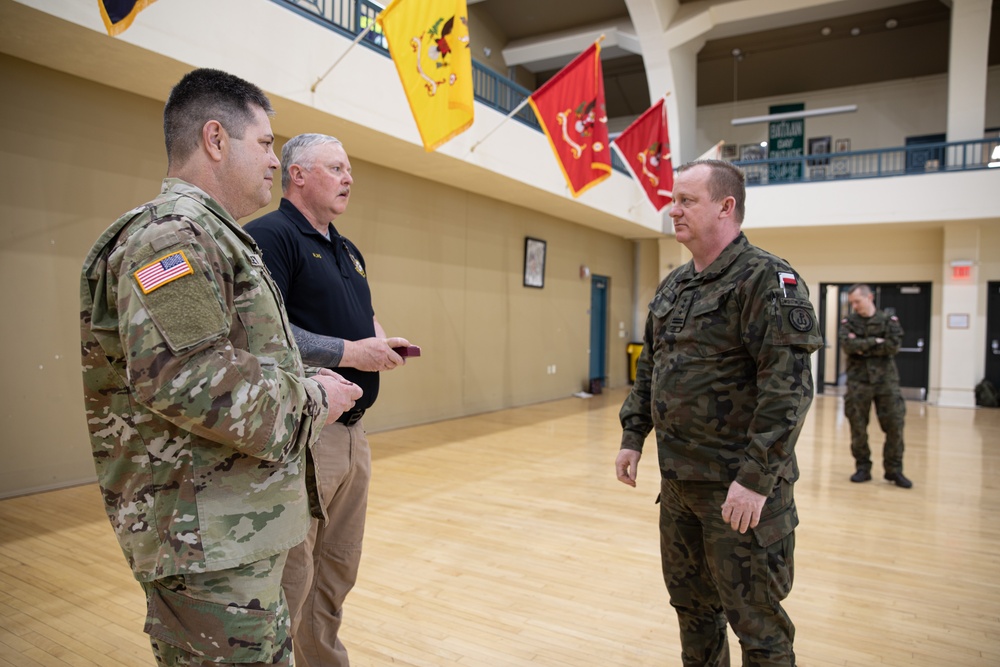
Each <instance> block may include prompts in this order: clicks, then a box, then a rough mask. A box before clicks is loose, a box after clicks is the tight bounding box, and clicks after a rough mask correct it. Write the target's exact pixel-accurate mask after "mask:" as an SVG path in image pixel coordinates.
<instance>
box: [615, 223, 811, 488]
mask: <svg viewBox="0 0 1000 667" xmlns="http://www.w3.org/2000/svg"><path fill="white" fill-rule="evenodd" d="M821 344H822V339H821V337H820V334H819V331H818V327H817V323H816V316H815V313H814V312H813V307H812V304H811V303H810V302H809V291H808V289H807V288H806V285H805V283H804V282H803V281H802V279H801V278H799V277H798V275H797V274H796V273H795V271H794V270H793V269H792V268H791V267H790V266H789V265H788V264H787V263H786V262H785V261H784V260H781V259H779V258H777V257H775V256H773V255H771V254H769V253H767V252H765V251H763V250H761V249H760V248H757V247H755V246H752V245H750V243H749V241H747V239H746V237H745V236H744V235H743V234H740V235H739V237H737V238H736V239H735V240H734V241H733V242H732V243H731V244H729V245H728V246H727V247H726V248H725V250H723V251H722V253H721V254H720V255H719V257H717V258H716V259H715V261H714V262H712V263H711V264H710V265H709V266H707V267H705V269H704V270H703V271H702V272H701V273H696V272H695V269H694V262H688V263H687V264H685V265H684V266H682V267H680V268H678V269H676V270H674V271H673V272H671V273H670V275H668V276H667V277H666V279H665V280H664V281H663V282H662V283H661V284H660V286H659V288H658V289H657V291H656V295H655V296H654V297H653V300H652V301H651V302H650V304H649V315H648V317H647V320H646V330H645V334H644V336H643V349H642V353H641V354H640V355H639V359H638V361H637V364H636V379H635V384H634V385H633V387H632V393H631V394H629V396H628V398H627V399H626V400H625V403H624V405H622V408H621V412H620V414H619V417H620V419H621V424H622V428H623V433H622V445H621V446H622V448H623V449H634V450H637V451H642V446H643V442H644V441H645V439H646V436H647V435H648V434H649V432H650V430H652V429H653V428H655V429H656V443H657V449H658V453H659V462H660V473H661V475H662V476H663V477H664V478H665V479H681V480H701V481H725V482H727V483H728V482H731V481H733V480H735V481H737V482H739V483H740V484H742V485H743V486H745V487H747V488H748V489H751V490H753V491H756V492H757V493H762V494H765V495H766V494H769V493H770V492H771V488H772V487H773V485H774V483H775V480H776V479H777V478H778V477H781V478H784V479H786V480H788V481H791V482H794V481H795V480H796V479H797V478H798V466H797V465H796V462H795V441H796V439H797V438H798V434H799V430H800V429H801V427H802V422H803V419H804V418H805V416H806V412H807V411H808V409H809V405H810V403H811V402H812V394H813V384H812V373H811V370H810V359H809V355H810V353H811V352H813V351H814V350H817V349H818V348H819V347H820V345H821Z"/></svg>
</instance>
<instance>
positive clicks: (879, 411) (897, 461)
mask: <svg viewBox="0 0 1000 667" xmlns="http://www.w3.org/2000/svg"><path fill="white" fill-rule="evenodd" d="M872 402H874V403H875V415H876V416H877V417H878V423H879V426H881V427H882V431H883V432H884V433H885V445H884V446H883V447H882V465H883V467H884V468H885V472H887V473H894V472H903V421H904V418H905V416H906V401H904V400H903V397H902V396H900V394H899V387H898V386H897V385H895V384H891V385H890V384H868V383H867V382H858V383H853V384H852V383H848V385H847V393H846V394H845V395H844V415H845V416H846V417H847V421H848V422H850V424H851V454H853V455H854V461H855V465H856V466H857V469H858V470H866V471H868V472H871V469H872V452H871V448H870V447H869V446H868V420H869V419H870V418H871V410H872Z"/></svg>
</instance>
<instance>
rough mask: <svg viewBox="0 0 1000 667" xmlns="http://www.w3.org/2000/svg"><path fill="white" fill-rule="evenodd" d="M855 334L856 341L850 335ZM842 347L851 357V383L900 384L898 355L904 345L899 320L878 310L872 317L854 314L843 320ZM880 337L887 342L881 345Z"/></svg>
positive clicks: (840, 332) (841, 327) (841, 322)
mask: <svg viewBox="0 0 1000 667" xmlns="http://www.w3.org/2000/svg"><path fill="white" fill-rule="evenodd" d="M852 333H853V334H854V336H855V337H854V338H851V337H850V334H852ZM837 338H838V339H839V340H840V347H841V349H842V350H843V351H844V353H845V354H847V383H848V384H855V383H859V382H866V383H869V384H881V383H883V382H884V383H887V384H890V385H892V384H896V385H898V384H899V371H898V370H897V369H896V359H895V356H896V353H897V352H899V347H900V345H902V344H903V327H902V326H900V324H899V318H898V317H896V316H895V315H892V316H889V315H887V314H886V313H885V312H884V311H881V310H876V311H875V314H874V315H872V316H871V317H861V316H860V315H858V314H857V313H854V312H852V313H851V314H850V315H848V316H847V317H845V318H844V319H842V320H841V321H840V329H839V330H838V332H837ZM876 338H881V339H883V340H882V342H881V343H879V342H876V340H875V339H876Z"/></svg>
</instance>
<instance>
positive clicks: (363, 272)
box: [344, 243, 368, 278]
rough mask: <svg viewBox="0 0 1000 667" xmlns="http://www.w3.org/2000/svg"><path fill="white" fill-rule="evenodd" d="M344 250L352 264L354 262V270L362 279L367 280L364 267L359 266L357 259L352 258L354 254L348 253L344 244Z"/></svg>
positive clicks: (348, 250)
mask: <svg viewBox="0 0 1000 667" xmlns="http://www.w3.org/2000/svg"><path fill="white" fill-rule="evenodd" d="M344 250H347V256H348V257H350V258H351V261H352V262H354V270H355V271H357V272H358V273H360V274H361V277H362V278H368V276H366V275H365V269H364V267H363V266H361V262H359V261H358V258H357V257H355V256H354V253H352V252H351V251H350V249H349V248H348V247H347V244H346V243H345V244H344Z"/></svg>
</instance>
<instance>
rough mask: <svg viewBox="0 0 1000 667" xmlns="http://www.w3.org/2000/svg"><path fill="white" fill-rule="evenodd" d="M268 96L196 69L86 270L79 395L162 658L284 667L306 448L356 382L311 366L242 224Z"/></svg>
mask: <svg viewBox="0 0 1000 667" xmlns="http://www.w3.org/2000/svg"><path fill="white" fill-rule="evenodd" d="M270 111H271V106H270V102H269V101H268V99H267V97H266V96H264V94H263V93H262V92H261V91H260V89H259V88H257V87H256V86H254V85H252V84H250V83H247V82H246V81H243V80H242V79H238V78H237V77H234V76H232V75H229V74H226V73H224V72H219V71H217V70H195V71H194V72H191V73H189V74H188V75H186V76H185V77H184V78H183V79H182V80H181V81H180V82H179V83H178V84H177V86H175V87H174V89H173V91H172V92H171V94H170V98H169V99H168V100H167V104H166V108H165V109H164V132H165V135H166V143H167V156H168V160H169V165H168V170H167V175H168V178H166V179H165V180H164V182H163V190H162V192H161V193H160V196H159V197H157V198H156V199H154V200H153V201H151V202H148V203H147V204H144V205H143V206H140V207H138V208H136V209H134V210H132V211H130V212H128V213H126V214H125V215H124V216H122V217H121V218H120V219H119V220H118V221H117V222H115V223H114V224H113V225H111V227H109V228H108V229H107V230H106V231H105V232H104V233H103V234H102V235H101V237H100V238H99V239H98V240H97V242H96V243H95V244H94V247H93V248H92V249H91V251H90V253H89V255H88V256H87V259H86V261H85V263H84V267H83V277H82V283H81V305H82V313H81V342H82V354H83V380H84V400H85V407H86V414H87V423H88V427H89V430H90V439H91V444H92V448H93V454H94V461H95V465H96V468H97V475H98V480H99V483H100V486H101V492H102V494H103V497H104V502H105V506H106V510H107V513H108V518H109V519H110V520H111V524H112V526H113V527H114V529H115V532H116V534H117V537H118V540H119V543H120V544H121V547H122V550H123V551H124V553H125V557H126V559H127V560H128V563H129V565H130V566H131V568H132V571H133V573H134V575H135V577H136V579H138V580H139V582H140V583H141V585H142V587H143V589H144V591H145V593H146V598H147V618H146V626H145V631H146V632H147V633H149V635H150V638H151V643H152V646H153V653H154V655H155V657H156V661H157V664H158V665H161V666H170V667H173V666H193V665H206V664H235V663H239V664H241V665H291V664H292V656H291V643H290V641H289V638H288V630H289V622H288V611H287V609H286V607H285V602H284V599H283V597H282V594H281V587H280V579H281V572H282V567H283V564H284V561H285V557H286V554H287V551H288V549H290V548H291V547H293V546H294V545H295V544H297V543H298V542H300V541H301V540H302V539H303V537H304V536H305V534H306V530H307V529H308V527H309V504H308V500H307V492H306V484H305V482H304V478H305V474H306V471H305V466H304V452H305V450H306V448H308V447H310V446H311V445H312V443H313V442H314V441H315V439H316V437H317V436H318V435H319V432H320V430H321V428H322V427H323V426H324V425H325V424H327V423H329V422H332V421H334V420H335V419H336V418H337V417H338V416H339V415H340V414H341V413H342V412H343V411H344V410H346V409H349V408H350V407H351V406H352V405H353V402H354V399H356V398H357V397H359V396H360V390H359V389H358V388H357V387H356V386H355V385H352V384H349V383H346V382H345V381H343V380H342V379H341V378H339V377H338V376H336V375H335V374H333V373H330V372H326V373H325V374H324V375H318V376H316V377H314V378H306V377H305V376H304V373H303V370H304V369H303V366H302V362H301V359H300V357H299V354H298V350H297V348H296V347H295V342H294V340H293V338H292V334H291V329H290V327H289V324H288V321H287V319H286V317H285V313H284V310H283V309H282V307H281V302H280V299H279V297H278V294H277V290H276V288H275V286H274V284H273V282H272V281H271V280H270V278H269V276H268V274H267V272H266V271H265V270H264V269H263V263H262V262H261V259H260V254H259V252H258V250H257V248H256V246H255V245H254V243H253V241H252V240H251V238H250V237H249V236H248V235H246V234H245V233H244V232H243V231H242V229H240V227H239V225H238V224H237V223H236V220H237V219H238V218H240V217H243V216H245V215H249V214H250V213H253V212H254V211H256V210H257V209H259V208H260V207H261V206H263V205H265V204H267V202H268V201H269V200H270V196H271V182H272V176H273V173H274V170H275V169H276V168H277V167H278V160H277V158H276V157H275V155H274V152H273V150H272V148H271V145H272V143H273V140H274V138H273V136H272V133H271V126H270V121H269V120H268V114H269V112H270Z"/></svg>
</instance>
